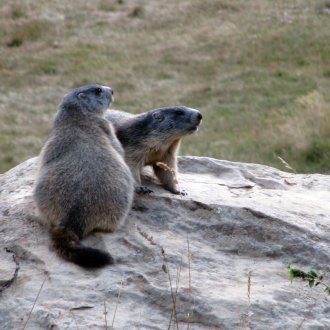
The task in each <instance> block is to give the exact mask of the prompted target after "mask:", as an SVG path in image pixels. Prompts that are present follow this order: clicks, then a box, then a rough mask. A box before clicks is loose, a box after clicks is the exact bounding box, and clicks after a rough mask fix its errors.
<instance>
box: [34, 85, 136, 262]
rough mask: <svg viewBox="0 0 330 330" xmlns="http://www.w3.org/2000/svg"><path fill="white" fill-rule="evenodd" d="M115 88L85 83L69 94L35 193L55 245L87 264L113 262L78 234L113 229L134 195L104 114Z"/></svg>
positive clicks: (47, 147) (43, 155) (45, 152)
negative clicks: (86, 245) (87, 245)
mask: <svg viewBox="0 0 330 330" xmlns="http://www.w3.org/2000/svg"><path fill="white" fill-rule="evenodd" d="M111 101H112V90H111V89H110V88H109V87H104V86H100V85H90V86H84V87H81V88H78V89H75V90H73V91H72V92H70V93H69V94H67V95H66V96H65V97H64V99H63V101H62V103H61V104H60V106H59V109H58V112H57V115H56V118H55V121H54V125H53V128H52V132H51V134H50V137H49V139H48V140H47V142H46V144H45V146H44V147H43V149H42V152H41V155H40V169H39V173H38V177H37V182H36V186H35V191H34V197H35V200H36V203H37V207H38V210H39V213H40V218H41V221H42V222H43V223H45V224H46V225H48V226H50V228H51V237H52V241H53V244H54V247H55V249H56V250H57V251H58V252H59V253H60V254H61V255H62V256H63V257H65V258H66V259H67V260H70V261H72V262H75V263H77V264H79V265H81V266H84V267H101V266H104V265H106V264H111V263H112V262H113V259H112V257H111V256H110V255H109V254H108V253H105V252H103V251H100V250H97V249H93V248H88V247H84V246H82V245H81V244H80V242H79V240H81V239H82V238H83V237H85V236H86V235H88V234H89V233H90V232H91V231H94V230H100V231H114V230H116V229H117V228H118V227H119V226H120V225H121V224H122V223H123V221H124V220H125V218H126V216H127V214H128V212H129V210H130V208H131V204H132V199H133V190H134V188H133V178H132V175H131V172H130V170H129V168H128V166H127V165H126V163H125V161H124V159H123V156H122V155H123V149H122V147H121V145H120V143H119V141H118V139H117V138H116V136H115V134H114V131H113V127H112V126H111V125H109V122H108V121H107V120H105V119H104V114H105V111H106V109H107V108H108V107H109V105H110V103H111Z"/></svg>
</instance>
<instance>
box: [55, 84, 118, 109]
mask: <svg viewBox="0 0 330 330" xmlns="http://www.w3.org/2000/svg"><path fill="white" fill-rule="evenodd" d="M112 100H113V91H112V89H111V88H110V87H107V86H101V85H96V84H95V85H88V86H82V87H79V88H76V89H74V90H72V91H71V92H70V93H68V94H67V95H65V96H64V98H63V101H62V102H61V104H60V109H65V110H67V111H70V112H71V111H72V112H73V111H80V112H88V113H94V114H97V115H103V114H104V113H105V111H106V110H107V109H108V108H109V106H110V104H111V102H112Z"/></svg>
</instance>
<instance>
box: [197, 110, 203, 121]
mask: <svg viewBox="0 0 330 330" xmlns="http://www.w3.org/2000/svg"><path fill="white" fill-rule="evenodd" d="M197 119H198V120H199V121H201V120H202V119H203V115H202V114H201V113H200V112H199V113H198V114H197Z"/></svg>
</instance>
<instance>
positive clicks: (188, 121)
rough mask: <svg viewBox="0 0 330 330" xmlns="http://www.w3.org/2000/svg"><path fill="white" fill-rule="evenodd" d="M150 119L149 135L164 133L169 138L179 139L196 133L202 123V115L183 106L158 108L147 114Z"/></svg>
mask: <svg viewBox="0 0 330 330" xmlns="http://www.w3.org/2000/svg"><path fill="white" fill-rule="evenodd" d="M149 114H150V117H151V121H152V122H151V124H150V125H149V127H150V134H153V132H152V131H153V130H155V134H157V132H162V133H164V138H165V137H166V135H168V136H169V137H181V136H184V135H187V134H191V133H193V132H195V131H197V129H198V126H199V124H200V123H201V121H202V118H203V116H202V114H201V113H200V112H199V111H198V110H195V109H192V108H187V107H185V106H173V107H166V108H160V109H156V110H153V111H150V112H149Z"/></svg>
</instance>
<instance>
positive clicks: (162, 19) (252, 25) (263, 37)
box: [0, 0, 330, 172]
mask: <svg viewBox="0 0 330 330" xmlns="http://www.w3.org/2000/svg"><path fill="white" fill-rule="evenodd" d="M328 5H329V3H328V1H325V0H316V1H314V0H307V1H306V0H295V1H290V2H285V1H282V0H275V1H263V0H254V1H249V2H247V1H243V0H235V1H229V0H207V1H201V0H193V1H188V0H184V1H180V2H179V3H178V2H177V1H174V0H170V1H167V2H166V3H165V2H164V3H159V2H154V1H151V0H144V1H138V2H134V3H132V2H129V1H122V0H109V1H105V0H99V1H95V2H86V1H83V0H77V1H75V2H74V3H68V2H65V1H63V0H56V1H52V2H49V1H45V0H42V1H38V2H34V1H31V0H27V1H24V2H21V1H18V0H12V1H4V0H0V50H1V58H0V75H1V86H0V92H1V93H0V139H1V146H0V172H3V171H5V170H7V169H9V168H11V167H12V166H14V165H16V164H18V163H20V162H21V161H23V160H24V159H27V158H29V157H32V156H34V155H37V154H38V152H39V150H40V148H41V146H42V144H43V141H45V139H46V136H47V134H48V132H49V130H50V126H51V120H52V118H53V115H54V113H55V111H56V107H57V104H58V103H59V102H60V100H61V98H62V96H63V95H64V94H65V93H66V92H67V91H68V90H70V89H72V88H73V87H76V86H79V85H82V84H88V83H94V82H99V83H102V84H105V85H110V86H111V87H112V88H113V89H114V90H115V93H116V101H115V104H114V106H115V107H116V108H117V109H122V110H127V111H130V112H134V113H138V112H142V111H146V110H150V109H153V108H156V107H162V106H169V105H174V104H184V105H187V106H190V107H195V108H198V109H200V110H201V111H202V112H203V114H204V120H203V124H202V126H201V129H200V132H199V134H198V136H196V135H195V136H191V137H189V138H187V139H185V141H184V143H183V144H182V153H183V154H191V155H205V156H211V157H216V158H223V159H229V160H236V161H248V162H260V163H266V164H270V165H275V166H282V163H281V162H279V160H278V158H277V155H278V156H280V157H282V158H283V159H285V160H286V161H287V162H288V163H289V164H291V165H292V166H293V168H295V169H296V170H297V171H298V172H299V171H323V172H329V168H330V165H329V163H328V162H327V160H326V157H327V156H328V153H329V149H330V147H329V145H330V138H329V133H328V132H329V129H328V127H329V123H328V122H327V123H325V120H323V119H322V118H325V117H322V116H323V115H322V116H321V117H320V115H319V114H318V111H321V113H323V114H324V116H328V112H329V103H330V96H329V95H330V94H329V90H330V79H329V77H330V70H329V67H330V66H329V64H330V63H329V53H330V44H329V42H328V40H329V39H330V20H329V15H328V13H327V11H326V9H327V8H328V7H327V6H328ZM306 98H307V99H309V102H310V103H308V104H307V105H306ZM304 102H305V103H304ZM318 102H319V105H318ZM318 107H320V108H318ZM307 108H308V109H309V110H306V109H307ZM320 109H321V110H320ZM314 111H315V112H314ZM304 112H310V113H309V118H310V121H306V120H305V119H306V118H305V117H304V116H303V115H299V114H300V113H304ZM315 118H316V120H320V126H319V127H317V125H316V123H315V122H314V121H313V119H315ZM327 118H329V116H328V117H327ZM296 120H299V121H300V120H305V121H304V122H303V123H301V124H298V125H297V123H296ZM306 125H307V127H308V129H307V130H305V129H304V127H306ZM310 125H312V128H310ZM283 132H284V133H283ZM328 158H329V157H328Z"/></svg>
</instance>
